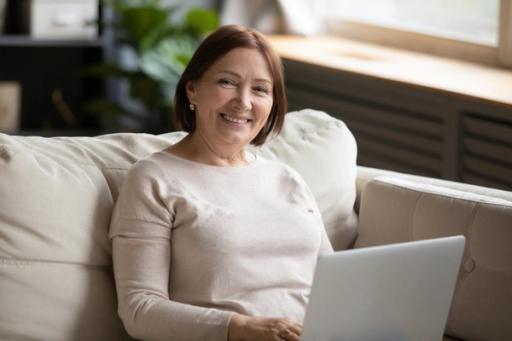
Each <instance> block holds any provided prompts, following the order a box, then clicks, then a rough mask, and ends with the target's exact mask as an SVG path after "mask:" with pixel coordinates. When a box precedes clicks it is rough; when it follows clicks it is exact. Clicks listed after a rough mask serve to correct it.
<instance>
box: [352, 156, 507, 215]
mask: <svg viewBox="0 0 512 341" xmlns="http://www.w3.org/2000/svg"><path fill="white" fill-rule="evenodd" d="M382 176H385V177H392V178H398V179H404V180H409V181H412V182H417V183H421V184H429V185H435V186H439V187H443V188H450V189H454V190H458V191H462V192H469V193H475V194H480V195H484V196H488V197H493V198H499V199H504V200H507V201H510V202H512V192H508V191H503V190H500V189H495V188H489V187H483V186H476V185H470V184H465V183H461V182H455V181H450V180H442V179H435V178H429V177H425V176H419V175H412V174H406V173H400V172H395V171H390V170H384V169H380V168H371V167H364V166H357V180H356V190H357V197H356V202H355V209H356V212H359V207H360V201H361V193H362V191H363V189H364V187H365V186H366V184H367V183H368V182H369V181H370V180H372V179H375V178H378V177H382Z"/></svg>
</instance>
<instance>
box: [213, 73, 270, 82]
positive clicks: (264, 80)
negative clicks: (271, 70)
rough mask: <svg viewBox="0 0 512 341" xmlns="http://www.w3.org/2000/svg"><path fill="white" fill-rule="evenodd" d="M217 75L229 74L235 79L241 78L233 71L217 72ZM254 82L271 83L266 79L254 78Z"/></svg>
mask: <svg viewBox="0 0 512 341" xmlns="http://www.w3.org/2000/svg"><path fill="white" fill-rule="evenodd" d="M217 73H229V74H231V75H233V76H235V77H238V78H242V76H240V74H238V73H236V72H234V71H231V70H220V71H219V72H217ZM255 81H257V82H266V83H270V84H272V81H271V80H269V79H267V78H256V79H255Z"/></svg>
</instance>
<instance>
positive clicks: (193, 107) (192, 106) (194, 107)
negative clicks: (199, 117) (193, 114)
mask: <svg viewBox="0 0 512 341" xmlns="http://www.w3.org/2000/svg"><path fill="white" fill-rule="evenodd" d="M188 107H189V108H190V110H191V111H194V110H196V106H195V105H194V104H192V103H190V104H189V105H188Z"/></svg>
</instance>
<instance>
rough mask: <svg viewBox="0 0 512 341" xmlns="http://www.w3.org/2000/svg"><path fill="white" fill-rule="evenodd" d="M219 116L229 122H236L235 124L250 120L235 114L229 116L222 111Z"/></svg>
mask: <svg viewBox="0 0 512 341" xmlns="http://www.w3.org/2000/svg"><path fill="white" fill-rule="evenodd" d="M220 116H221V117H222V118H223V119H224V120H225V121H228V122H230V123H236V124H245V123H249V122H251V121H252V120H251V119H250V118H244V117H235V116H230V115H228V114H224V113H221V114H220Z"/></svg>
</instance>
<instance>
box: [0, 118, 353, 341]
mask: <svg viewBox="0 0 512 341" xmlns="http://www.w3.org/2000/svg"><path fill="white" fill-rule="evenodd" d="M183 136H184V133H171V134H165V135H161V136H152V135H147V134H112V135H104V136H100V137H59V138H43V137H21V136H8V135H4V134H0V198H1V204H0V236H1V238H0V302H1V303H0V339H1V340H4V339H42V340H124V339H129V338H128V336H127V335H126V333H125V332H124V329H123V328H122V325H121V322H120V320H119V319H118V317H117V313H116V297H115V289H114V282H113V278H112V271H111V246H110V242H109V240H108V239H107V233H108V226H109V221H110V214H111V211H112V208H113V205H114V203H115V200H116V198H117V195H118V193H119V188H120V186H121V184H122V182H123V179H124V175H125V174H126V171H127V170H128V168H129V167H130V166H131V165H132V164H133V163H134V162H136V161H137V160H138V159H140V158H142V157H145V156H148V155H149V154H151V153H153V152H155V151H158V150H162V149H164V148H166V147H167V146H169V145H170V144H172V143H175V142H176V141H178V140H179V139H180V138H182V137H183ZM256 152H257V153H259V154H261V155H264V156H265V157H268V158H277V159H281V160H282V161H283V162H285V163H288V164H289V165H290V166H292V167H294V168H295V169H296V170H297V171H299V173H301V174H302V175H303V177H304V178H305V180H306V182H307V183H308V184H309V185H310V187H311V189H312V191H313V193H314V195H315V197H316V199H317V202H318V204H319V207H320V209H321V211H322V214H323V217H324V221H325V225H326V229H327V231H328V233H329V236H330V237H331V240H332V241H333V244H335V246H336V247H337V248H345V247H347V246H348V245H350V244H351V243H352V242H353V240H354V238H355V228H356V222H357V219H356V216H355V213H354V211H353V204H354V200H355V177H356V166H355V160H356V146H355V141H354V138H353V136H352V134H351V133H350V132H349V131H348V129H347V128H346V126H345V125H344V124H343V123H342V122H340V121H338V120H335V119H334V118H332V117H330V116H328V115H327V114H325V113H321V112H317V111H312V110H304V111H301V112H295V113H290V114H288V115H287V118H286V124H285V128H284V131H283V133H282V134H281V135H280V136H279V137H276V138H274V139H272V141H270V142H269V143H268V144H266V145H265V146H264V147H262V148H259V149H257V150H256Z"/></svg>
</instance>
